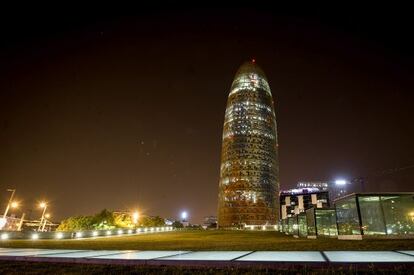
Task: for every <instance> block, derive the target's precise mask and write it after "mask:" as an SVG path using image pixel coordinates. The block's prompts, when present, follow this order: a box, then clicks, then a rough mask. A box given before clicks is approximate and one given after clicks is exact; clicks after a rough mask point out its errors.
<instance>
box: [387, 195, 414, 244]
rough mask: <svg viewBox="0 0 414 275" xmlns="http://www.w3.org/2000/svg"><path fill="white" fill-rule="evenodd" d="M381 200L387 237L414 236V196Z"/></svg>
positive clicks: (390, 197)
mask: <svg viewBox="0 0 414 275" xmlns="http://www.w3.org/2000/svg"><path fill="white" fill-rule="evenodd" d="M380 198H381V205H382V209H383V212H384V221H385V226H386V230H385V231H386V233H387V235H391V236H395V235H397V236H398V235H400V236H403V235H411V236H414V195H413V194H411V195H400V196H381V197H380Z"/></svg>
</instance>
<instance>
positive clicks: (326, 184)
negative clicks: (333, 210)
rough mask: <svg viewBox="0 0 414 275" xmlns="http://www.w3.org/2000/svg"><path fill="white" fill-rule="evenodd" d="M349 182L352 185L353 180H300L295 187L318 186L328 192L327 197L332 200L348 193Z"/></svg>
mask: <svg viewBox="0 0 414 275" xmlns="http://www.w3.org/2000/svg"><path fill="white" fill-rule="evenodd" d="M350 184H353V185H354V182H348V181H346V180H336V181H300V182H298V183H297V185H296V186H297V188H298V189H301V188H318V189H319V190H321V191H328V192H329V199H330V201H333V200H335V199H338V198H340V197H343V196H345V195H347V194H348V192H349V190H348V189H349V187H350Z"/></svg>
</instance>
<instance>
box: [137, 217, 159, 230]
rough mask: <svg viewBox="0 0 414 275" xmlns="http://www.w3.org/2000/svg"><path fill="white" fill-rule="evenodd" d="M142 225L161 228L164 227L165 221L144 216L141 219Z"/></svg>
mask: <svg viewBox="0 0 414 275" xmlns="http://www.w3.org/2000/svg"><path fill="white" fill-rule="evenodd" d="M140 225H141V226H145V227H159V226H164V225H165V221H164V219H163V218H161V217H160V216H155V217H152V216H144V217H142V218H141V222H140Z"/></svg>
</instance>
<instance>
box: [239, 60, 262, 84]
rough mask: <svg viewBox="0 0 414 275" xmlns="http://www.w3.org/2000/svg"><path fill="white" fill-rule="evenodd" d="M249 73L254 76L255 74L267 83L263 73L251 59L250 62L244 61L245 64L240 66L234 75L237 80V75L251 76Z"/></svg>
mask: <svg viewBox="0 0 414 275" xmlns="http://www.w3.org/2000/svg"><path fill="white" fill-rule="evenodd" d="M251 73H255V74H257V75H258V76H259V77H262V78H264V79H266V81H267V78H266V75H265V73H264V72H263V70H262V69H261V68H260V67H259V65H257V64H256V60H255V59H252V60H250V61H246V62H244V63H243V64H242V65H241V66H240V68H239V69H238V70H237V73H236V78H237V76H239V75H242V74H251Z"/></svg>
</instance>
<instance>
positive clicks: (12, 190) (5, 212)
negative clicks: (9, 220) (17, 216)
mask: <svg viewBox="0 0 414 275" xmlns="http://www.w3.org/2000/svg"><path fill="white" fill-rule="evenodd" d="M7 191H8V192H12V193H11V195H10V198H9V202H8V203H7V207H6V210H5V211H4V214H3V219H5V218H6V217H7V213H8V212H9V209H10V207H11V205H12V203H13V197H14V193H15V192H16V189H7Z"/></svg>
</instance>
